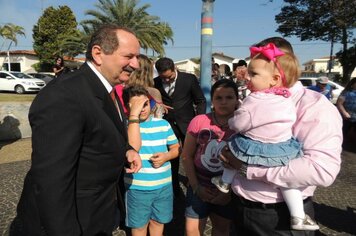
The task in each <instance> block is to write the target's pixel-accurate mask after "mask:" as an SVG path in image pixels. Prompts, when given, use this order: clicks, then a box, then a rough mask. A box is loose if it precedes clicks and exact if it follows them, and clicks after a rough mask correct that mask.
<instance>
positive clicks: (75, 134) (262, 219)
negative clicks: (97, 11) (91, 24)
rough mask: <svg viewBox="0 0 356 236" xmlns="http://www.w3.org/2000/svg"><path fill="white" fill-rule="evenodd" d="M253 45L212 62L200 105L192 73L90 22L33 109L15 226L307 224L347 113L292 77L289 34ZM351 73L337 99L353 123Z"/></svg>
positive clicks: (25, 229)
mask: <svg viewBox="0 0 356 236" xmlns="http://www.w3.org/2000/svg"><path fill="white" fill-rule="evenodd" d="M250 52H251V62H250V63H249V65H247V63H246V62H245V61H243V60H240V61H239V62H238V63H237V64H236V65H235V67H234V68H233V74H234V75H232V73H231V71H229V70H228V69H227V68H224V72H223V74H224V76H222V77H219V74H222V73H220V72H222V68H220V67H219V68H218V67H217V66H216V65H215V64H214V63H212V88H211V94H210V96H211V101H212V111H211V112H209V113H206V98H205V97H204V93H203V91H202V89H201V88H200V85H199V81H198V79H197V77H196V76H195V75H192V74H189V73H184V72H181V71H179V70H178V69H177V68H176V67H175V65H174V62H173V61H172V59H170V58H167V57H163V58H160V59H159V60H157V61H156V62H153V61H152V60H151V59H150V58H148V57H147V56H146V55H142V54H140V44H139V41H138V39H137V38H136V36H135V33H134V32H133V31H131V30H130V29H127V28H123V27H119V26H116V25H111V24H108V25H104V26H102V27H101V28H99V29H97V31H96V32H95V33H94V34H93V35H92V37H91V39H90V42H89V44H88V46H87V51H86V62H85V63H84V64H83V66H82V67H81V68H80V69H78V70H76V71H74V72H73V73H68V74H66V75H63V76H61V78H60V79H55V80H53V82H51V83H50V84H49V85H48V86H46V87H45V88H44V89H43V90H42V91H41V92H40V93H39V94H38V95H37V96H36V98H35V100H34V101H33V104H32V106H31V108H30V113H29V120H30V124H31V127H32V147H33V152H32V163H31V167H30V170H29V172H28V173H27V175H26V178H25V183H24V188H23V191H22V195H21V198H20V201H19V204H18V207H17V216H16V217H15V219H14V220H13V222H12V224H11V228H10V235H12V236H17V235H18V236H20V235H29V236H39V235H40V236H41V235H83V236H92V235H93V236H94V235H96V236H100V235H112V232H113V231H114V230H115V229H116V228H117V227H121V228H124V229H125V232H126V234H127V235H134V236H141V235H142V236H146V235H147V234H149V235H152V236H156V235H157V236H158V235H163V234H164V228H165V227H166V226H167V225H168V224H170V223H172V222H173V223H175V222H176V221H179V220H180V221H185V224H184V225H185V228H184V229H183V231H180V229H178V228H177V229H176V231H175V234H174V235H187V236H195V235H203V232H204V229H205V226H206V224H207V221H208V219H210V221H211V224H212V233H211V234H212V235H214V236H223V235H277V234H278V235H291V234H293V235H314V233H315V231H316V230H318V229H319V227H318V225H317V223H316V220H315V219H314V209H313V198H312V197H313V194H314V192H315V189H316V187H317V186H324V187H325V186H329V185H331V184H332V183H333V181H334V180H335V178H336V176H337V174H338V173H339V170H340V164H341V158H340V156H341V150H342V140H343V135H342V118H341V116H340V114H339V112H338V110H337V108H336V107H335V106H334V105H333V104H331V103H330V102H329V101H328V99H327V98H326V96H324V95H323V94H322V93H318V92H315V91H312V90H310V89H306V88H304V87H303V86H302V84H301V83H300V82H299V81H298V78H299V76H300V71H299V64H298V60H297V58H296V56H295V55H294V52H293V48H292V46H291V45H290V43H289V42H288V41H286V40H285V39H283V38H280V37H273V38H268V39H265V40H263V41H261V42H259V43H256V44H254V45H252V46H251V48H250ZM58 63H60V61H58ZM58 67H59V65H58ZM153 68H155V69H156V70H157V73H158V76H157V77H155V78H153ZM58 70H59V69H58ZM355 84H356V83H355V80H352V81H351V82H350V84H349V85H348V86H347V87H346V89H345V92H344V93H343V94H342V96H340V98H339V101H338V108H339V110H340V112H341V114H342V117H343V118H344V124H346V125H349V126H352V127H353V129H355V128H354V126H355V119H356V118H355V114H356V112H355V96H356V93H355V91H356V87H355ZM247 89H248V90H247ZM248 91H249V92H248ZM344 127H345V125H344ZM180 160H181V162H182V166H183V168H184V172H185V174H186V176H187V183H186V184H187V190H186V192H183V190H182V189H181V187H180V180H179V168H180V165H179V164H180ZM177 199H180V200H183V201H184V202H185V209H184V210H185V216H183V219H177V217H178V215H177V212H178V211H179V210H181V209H178V208H179V206H177V204H176V203H177ZM184 218H185V219H184ZM175 225H176V226H177V227H178V224H173V225H172V226H171V227H175Z"/></svg>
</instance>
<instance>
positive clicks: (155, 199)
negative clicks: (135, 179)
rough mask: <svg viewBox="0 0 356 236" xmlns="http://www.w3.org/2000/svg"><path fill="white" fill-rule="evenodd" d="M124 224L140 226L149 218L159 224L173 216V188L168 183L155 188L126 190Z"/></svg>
mask: <svg viewBox="0 0 356 236" xmlns="http://www.w3.org/2000/svg"><path fill="white" fill-rule="evenodd" d="M125 201H126V226H127V227H130V228H142V227H143V226H145V225H146V224H147V223H148V222H149V221H150V219H152V220H154V221H157V222H159V223H161V224H166V223H169V222H170V221H171V220H172V218H173V190H172V185H171V184H169V185H167V186H164V187H162V188H159V189H155V190H137V189H130V190H128V191H126V198H125Z"/></svg>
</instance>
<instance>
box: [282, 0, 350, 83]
mask: <svg viewBox="0 0 356 236" xmlns="http://www.w3.org/2000/svg"><path fill="white" fill-rule="evenodd" d="M284 2H285V3H286V5H285V6H283V7H282V9H281V12H280V13H279V14H278V15H276V16H275V20H276V22H277V23H278V24H279V26H278V29H277V32H279V33H281V34H282V35H283V36H291V35H295V36H297V37H299V38H300V39H301V40H302V41H308V40H322V41H330V42H331V45H333V43H335V42H340V43H341V44H342V45H343V49H342V50H341V51H340V52H339V53H338V54H337V55H339V56H338V57H339V58H343V60H340V62H341V64H342V68H343V81H347V80H349V79H350V75H351V72H352V71H353V69H354V68H355V66H354V65H352V63H348V62H346V61H345V60H348V59H351V60H353V61H355V60H356V58H355V57H352V54H350V55H349V53H350V52H351V51H352V50H351V51H350V50H348V43H350V42H352V41H354V40H355V39H354V38H353V32H352V30H354V29H355V27H356V23H355V22H356V1H354V0H353V1H348V0H326V1H325V0H284ZM331 54H332V53H331ZM353 55H354V54H353Z"/></svg>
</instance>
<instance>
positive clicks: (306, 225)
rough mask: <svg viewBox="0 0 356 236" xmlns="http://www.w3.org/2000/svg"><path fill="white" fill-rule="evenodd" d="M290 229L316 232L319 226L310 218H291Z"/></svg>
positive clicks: (306, 216)
mask: <svg viewBox="0 0 356 236" xmlns="http://www.w3.org/2000/svg"><path fill="white" fill-rule="evenodd" d="M290 223H291V228H292V229H294V230H318V229H319V226H318V225H317V224H316V223H315V221H314V220H313V219H312V218H310V216H308V215H305V217H304V219H302V218H299V217H294V216H291V220H290Z"/></svg>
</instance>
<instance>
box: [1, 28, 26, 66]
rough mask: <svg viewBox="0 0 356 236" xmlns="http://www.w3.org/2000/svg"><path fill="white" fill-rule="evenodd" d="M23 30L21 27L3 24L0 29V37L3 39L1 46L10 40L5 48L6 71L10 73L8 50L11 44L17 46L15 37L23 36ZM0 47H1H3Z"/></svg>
mask: <svg viewBox="0 0 356 236" xmlns="http://www.w3.org/2000/svg"><path fill="white" fill-rule="evenodd" d="M24 30H25V29H24V28H23V27H21V26H18V25H14V24H12V23H8V24H5V25H4V26H2V27H0V37H2V38H4V39H5V40H4V42H3V45H4V43H5V41H6V40H10V44H9V47H8V48H7V57H8V71H11V64H10V48H11V45H12V43H14V44H15V46H16V45H17V35H23V36H25V31H24ZM3 45H2V46H3ZM2 46H1V47H2Z"/></svg>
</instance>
